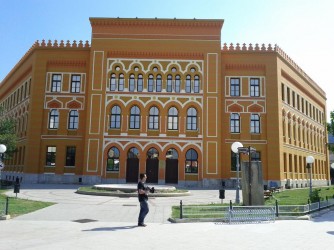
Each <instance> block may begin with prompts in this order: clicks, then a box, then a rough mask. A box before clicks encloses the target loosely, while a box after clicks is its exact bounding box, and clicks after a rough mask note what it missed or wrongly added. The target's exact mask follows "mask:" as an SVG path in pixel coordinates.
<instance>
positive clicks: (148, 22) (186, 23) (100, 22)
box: [89, 18, 224, 29]
mask: <svg viewBox="0 0 334 250" xmlns="http://www.w3.org/2000/svg"><path fill="white" fill-rule="evenodd" d="M89 20H90V23H91V25H92V26H149V27H153V26H156V27H169V28H170V27H182V28H219V29H221V28H222V26H223V23H224V20H223V19H215V20H213V19H195V18H194V19H176V18H175V19H160V18H155V19H150V18H89Z"/></svg>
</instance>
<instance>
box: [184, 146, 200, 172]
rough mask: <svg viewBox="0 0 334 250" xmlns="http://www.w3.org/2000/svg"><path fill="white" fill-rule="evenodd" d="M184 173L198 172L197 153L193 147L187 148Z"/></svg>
mask: <svg viewBox="0 0 334 250" xmlns="http://www.w3.org/2000/svg"><path fill="white" fill-rule="evenodd" d="M185 170H186V173H198V155H197V152H196V151H195V150H194V149H189V150H188V151H187V153H186V167H185Z"/></svg>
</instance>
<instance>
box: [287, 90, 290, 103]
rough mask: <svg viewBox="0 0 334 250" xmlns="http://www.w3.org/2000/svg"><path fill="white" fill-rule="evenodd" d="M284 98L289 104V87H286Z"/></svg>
mask: <svg viewBox="0 0 334 250" xmlns="http://www.w3.org/2000/svg"><path fill="white" fill-rule="evenodd" d="M286 99H287V102H288V104H289V105H290V88H286Z"/></svg>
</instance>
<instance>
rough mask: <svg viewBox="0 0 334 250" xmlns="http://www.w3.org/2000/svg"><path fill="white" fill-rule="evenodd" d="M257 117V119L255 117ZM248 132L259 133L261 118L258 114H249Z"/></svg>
mask: <svg viewBox="0 0 334 250" xmlns="http://www.w3.org/2000/svg"><path fill="white" fill-rule="evenodd" d="M255 117H257V118H258V119H255ZM250 123H251V124H250V133H252V134H260V133H261V118H260V115H259V114H251V117H250Z"/></svg>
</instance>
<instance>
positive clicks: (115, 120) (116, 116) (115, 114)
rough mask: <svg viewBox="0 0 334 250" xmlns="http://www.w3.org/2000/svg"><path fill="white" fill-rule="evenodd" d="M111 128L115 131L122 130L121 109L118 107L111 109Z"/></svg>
mask: <svg viewBox="0 0 334 250" xmlns="http://www.w3.org/2000/svg"><path fill="white" fill-rule="evenodd" d="M109 127H110V128H115V129H119V128H121V108H120V107H119V106H117V105H116V106H114V107H112V108H111V115H110V126H109Z"/></svg>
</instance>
